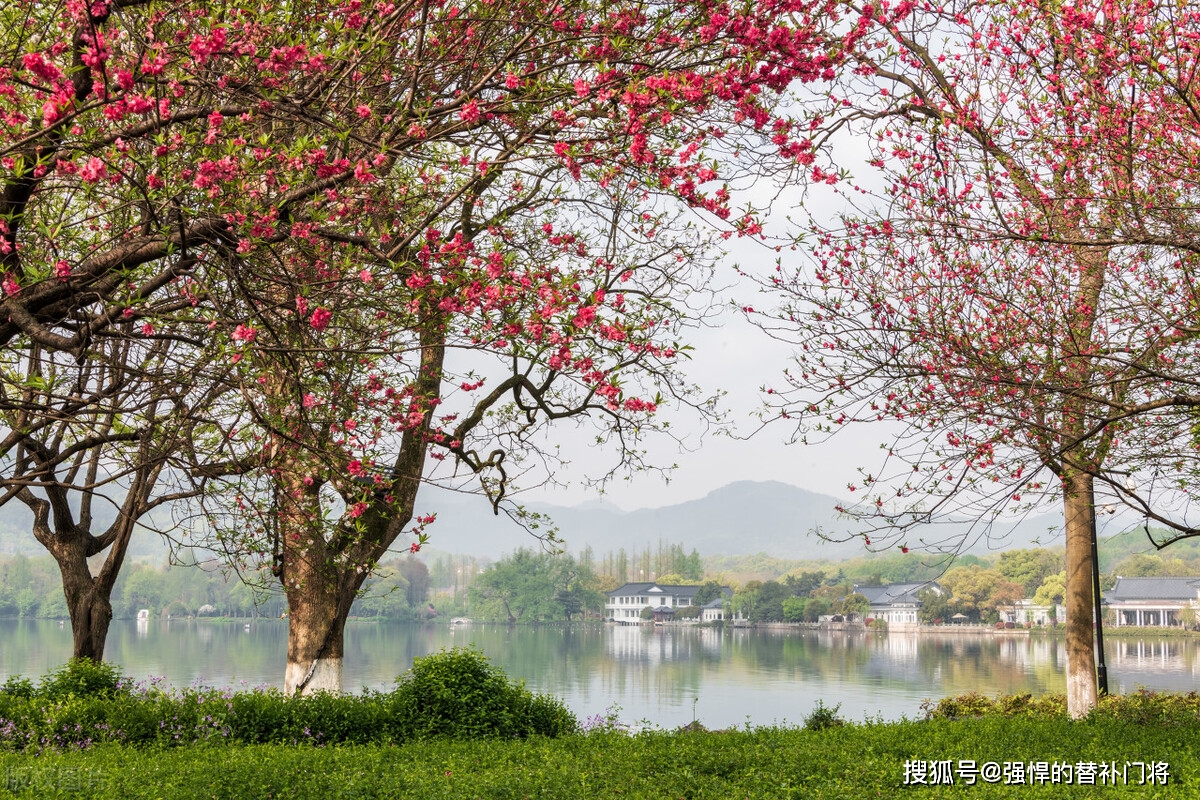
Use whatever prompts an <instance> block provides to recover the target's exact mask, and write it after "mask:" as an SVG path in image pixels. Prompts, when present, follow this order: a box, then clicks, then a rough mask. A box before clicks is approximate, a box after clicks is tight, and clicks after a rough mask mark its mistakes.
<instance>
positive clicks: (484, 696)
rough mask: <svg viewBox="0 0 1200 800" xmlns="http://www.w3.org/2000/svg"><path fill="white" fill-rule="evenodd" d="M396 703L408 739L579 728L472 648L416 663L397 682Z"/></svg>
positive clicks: (553, 703)
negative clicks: (509, 678) (511, 679)
mask: <svg viewBox="0 0 1200 800" xmlns="http://www.w3.org/2000/svg"><path fill="white" fill-rule="evenodd" d="M392 703H393V710H394V714H395V717H396V724H397V725H398V726H399V728H400V730H401V731H403V733H404V734H406V738H407V737H415V738H428V737H431V736H450V737H456V738H457V737H467V738H473V737H479V736H504V737H525V736H531V735H538V736H562V735H564V734H567V733H570V732H572V731H574V730H575V729H576V727H577V723H576V720H575V716H574V715H573V714H572V713H571V712H570V711H569V710H567V708H566V706H564V705H563V704H562V702H561V701H560V700H558V699H557V698H553V697H549V696H546V695H534V694H533V693H532V692H530V691H529V690H528V689H526V688H525V685H524V684H523V683H522V684H513V683H510V682H509V681H508V678H507V677H505V675H504V672H503V671H502V670H501V669H500V668H499V667H496V666H494V665H492V664H491V662H489V661H488V660H487V658H486V657H485V656H484V655H483V653H481V652H479V651H478V650H475V649H473V648H453V649H451V650H444V651H442V652H440V653H436V654H434V655H430V656H426V657H424V658H416V659H413V666H412V669H410V670H409V671H408V672H407V673H405V674H404V675H402V676H401V677H400V678H399V679H397V686H396V691H395V692H393V694H392Z"/></svg>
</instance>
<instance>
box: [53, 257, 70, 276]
mask: <svg viewBox="0 0 1200 800" xmlns="http://www.w3.org/2000/svg"><path fill="white" fill-rule="evenodd" d="M54 277H56V278H58V279H59V280H60V281H65V280H66V279H67V278H69V277H71V265H70V264H68V263H67V262H66V261H61V260H60V261H58V262H57V263H56V264H55V265H54Z"/></svg>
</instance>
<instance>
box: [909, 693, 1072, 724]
mask: <svg viewBox="0 0 1200 800" xmlns="http://www.w3.org/2000/svg"><path fill="white" fill-rule="evenodd" d="M921 710H922V711H923V712H924V714H925V719H927V720H930V719H970V718H975V717H992V716H998V717H1034V718H1038V719H1052V718H1056V717H1065V716H1066V715H1067V698H1066V696H1065V695H1061V694H1043V695H1040V696H1038V697H1034V696H1033V695H1031V694H1029V693H1024V694H1009V695H1000V696H998V697H996V698H995V699H992V698H989V697H987V696H986V695H983V694H980V693H979V692H969V693H967V694H963V695H959V696H958V697H945V698H942V699H941V700H938V701H932V700H926V701H925V702H924V703H922V704H921Z"/></svg>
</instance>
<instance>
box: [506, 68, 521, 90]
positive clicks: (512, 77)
mask: <svg viewBox="0 0 1200 800" xmlns="http://www.w3.org/2000/svg"><path fill="white" fill-rule="evenodd" d="M504 85H505V86H506V87H507V88H509V89H516V88H517V87H518V86H520V85H521V79H520V78H518V77H517V73H515V72H510V73H508V77H506V78H505V79H504Z"/></svg>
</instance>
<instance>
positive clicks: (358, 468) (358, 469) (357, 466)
mask: <svg viewBox="0 0 1200 800" xmlns="http://www.w3.org/2000/svg"><path fill="white" fill-rule="evenodd" d="M346 472H349V473H350V474H351V475H353V476H354V477H356V478H361V477H362V476H363V475H366V474H367V471H366V470H365V469H363V464H362V462H361V461H359V460H358V459H357V458H356V459H354V460H353V461H351V462H350V463H349V464H347V465H346Z"/></svg>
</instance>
